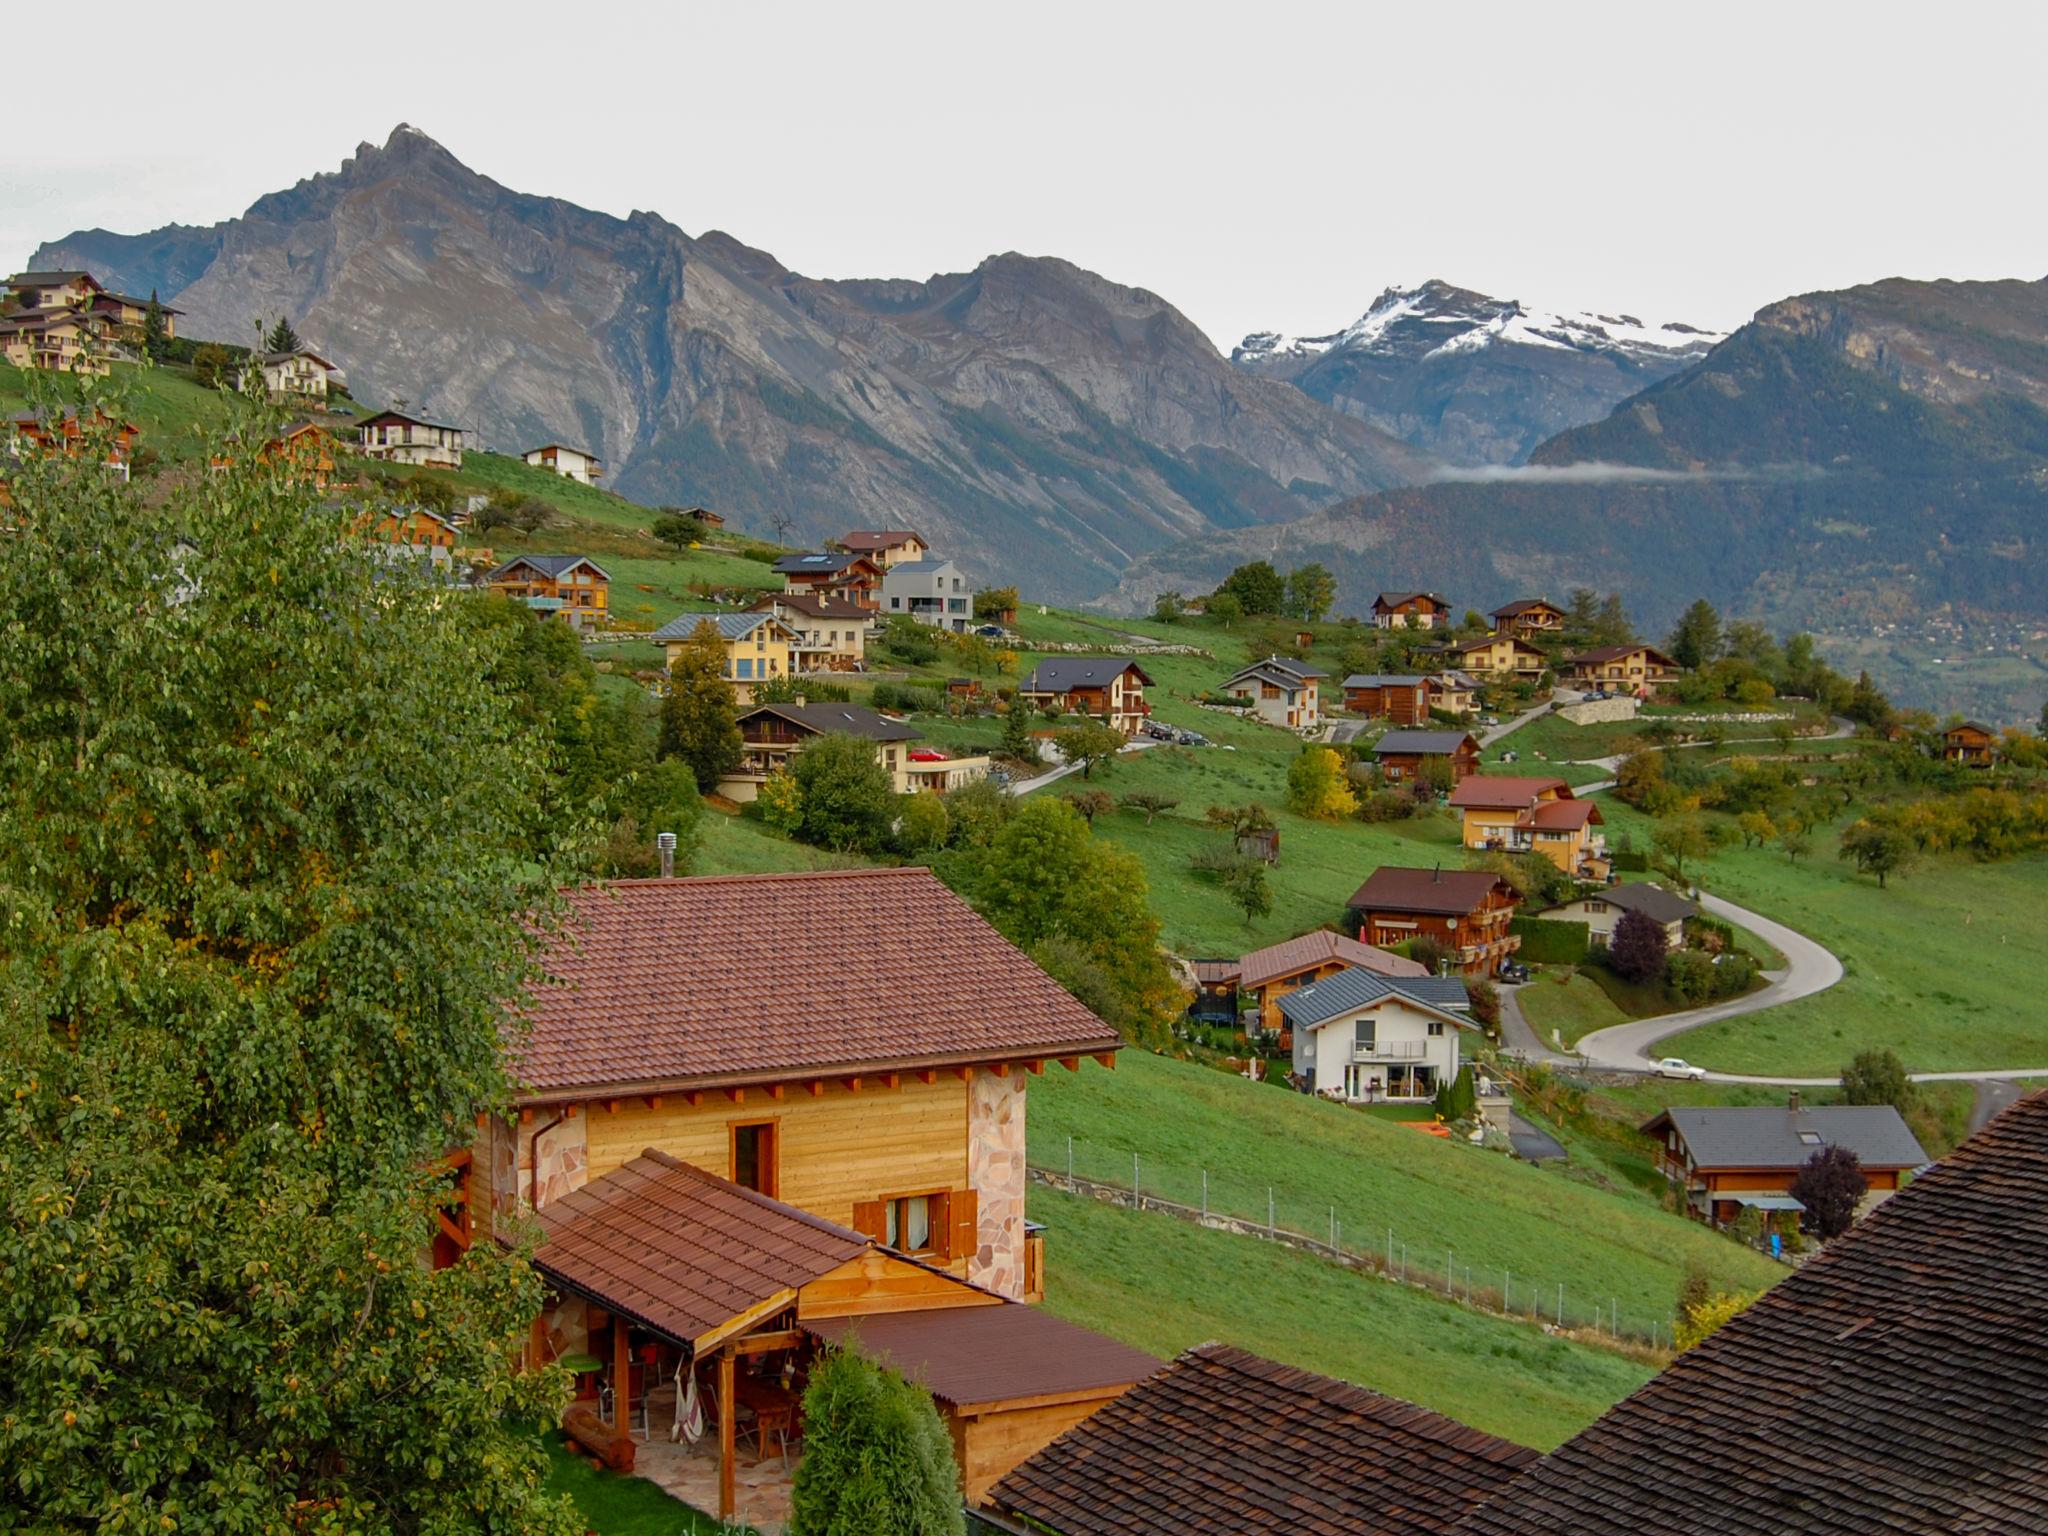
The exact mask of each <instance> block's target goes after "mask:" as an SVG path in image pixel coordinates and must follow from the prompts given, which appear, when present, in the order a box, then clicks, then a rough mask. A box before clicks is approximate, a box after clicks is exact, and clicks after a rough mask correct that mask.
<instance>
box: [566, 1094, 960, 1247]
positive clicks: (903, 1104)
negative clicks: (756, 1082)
mask: <svg viewBox="0 0 2048 1536" xmlns="http://www.w3.org/2000/svg"><path fill="white" fill-rule="evenodd" d="M617 1103H618V1108H617V1109H616V1110H615V1111H614V1110H608V1109H607V1107H606V1101H596V1102H592V1103H590V1104H588V1105H587V1106H586V1117H587V1122H588V1130H587V1136H588V1142H589V1155H590V1177H592V1178H600V1177H602V1176H603V1175H605V1174H607V1173H610V1172H611V1171H612V1170H613V1169H614V1168H617V1167H618V1166H619V1165H620V1164H622V1163H624V1162H626V1161H627V1160H628V1159H630V1158H633V1157H637V1156H639V1154H640V1153H641V1152H642V1151H644V1150H645V1149H646V1148H648V1147H654V1148H656V1149H657V1150H659V1151H662V1152H666V1153H668V1154H669V1155H670V1156H672V1157H679V1158H681V1159H683V1161H685V1162H689V1163H695V1164H696V1165H697V1166H698V1167H700V1168H708V1169H710V1170H711V1171H712V1172H713V1173H717V1174H723V1175H726V1176H727V1177H730V1176H731V1173H732V1167H731V1158H732V1150H731V1146H732V1141H731V1127H732V1126H734V1125H744V1124H751V1123H755V1122H758V1121H762V1120H773V1121H775V1122H776V1136H777V1149H776V1151H777V1162H778V1165H779V1169H780V1183H779V1185H778V1192H779V1198H781V1199H783V1200H786V1201H788V1202H789V1203H790V1204H791V1205H794V1206H797V1207H799V1208H800V1209H802V1210H806V1211H809V1212H811V1213H812V1214H813V1215H816V1216H822V1217H824V1218H825V1219H826V1220H827V1221H836V1222H839V1223H840V1224H841V1225H844V1226H852V1225H853V1224H854V1220H853V1208H854V1205H855V1204H856V1202H860V1201H868V1200H876V1199H881V1198H884V1197H889V1196H896V1195H921V1194H928V1193H936V1192H939V1191H946V1190H955V1189H965V1188H966V1187H967V1084H966V1083H964V1082H963V1081H961V1080H960V1079H959V1078H958V1077H955V1076H953V1075H952V1074H950V1073H940V1074H935V1076H934V1080H933V1081H932V1082H930V1083H923V1082H920V1081H918V1079H917V1078H916V1077H915V1076H912V1075H905V1076H903V1077H902V1078H901V1079H900V1082H899V1086H897V1087H895V1088H890V1087H888V1086H887V1084H886V1080H884V1079H881V1078H869V1079H868V1080H866V1081H865V1082H863V1083H862V1085H861V1091H860V1092H859V1093H855V1092H853V1091H852V1090H851V1089H850V1088H848V1087H847V1086H846V1085H845V1084H844V1083H843V1082H837V1081H834V1082H827V1083H826V1084H825V1085H824V1092H823V1093H822V1094H818V1095H815V1096H814V1095H813V1094H812V1093H811V1092H810V1089H809V1088H808V1087H807V1086H806V1085H805V1084H802V1083H792V1084H790V1085H789V1086H788V1087H787V1088H786V1089H785V1090H784V1092H783V1097H782V1098H781V1099H780V1100H779V1101H778V1100H776V1099H772V1098H770V1097H769V1095H768V1091H767V1090H766V1089H763V1088H749V1089H747V1090H746V1098H745V1099H744V1101H742V1102H740V1103H734V1102H733V1101H732V1100H731V1099H730V1098H729V1097H727V1096H726V1095H725V1094H724V1093H705V1094H704V1095H702V1097H701V1100H700V1102H699V1103H698V1104H696V1105H695V1106H692V1105H691V1104H690V1103H689V1101H688V1099H687V1098H686V1097H679V1096H668V1097H664V1098H663V1099H662V1101H661V1104H660V1106H659V1107H658V1108H655V1107H650V1106H649V1104H648V1102H647V1100H645V1099H621V1100H618V1101H617Z"/></svg>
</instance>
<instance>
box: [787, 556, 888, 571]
mask: <svg viewBox="0 0 2048 1536" xmlns="http://www.w3.org/2000/svg"><path fill="white" fill-rule="evenodd" d="M863 562H865V563H867V564H869V565H872V564H873V563H874V562H873V561H871V560H868V557H867V556H866V555H861V554H808V555H784V556H783V557H782V558H781V559H780V560H778V561H776V562H775V566H774V569H775V570H776V571H777V572H778V573H780V574H782V575H784V576H830V575H834V574H836V573H837V572H840V571H843V570H845V569H846V568H847V567H848V566H850V565H858V564H861V563H863Z"/></svg>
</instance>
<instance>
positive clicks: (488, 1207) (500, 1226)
mask: <svg viewBox="0 0 2048 1536" xmlns="http://www.w3.org/2000/svg"><path fill="white" fill-rule="evenodd" d="M518 1147H519V1123H518V1122H517V1121H516V1120H513V1121H506V1120H502V1119H497V1118H495V1117H486V1118H485V1119H484V1120H482V1121H481V1123H479V1125H478V1126H477V1132H476V1141H475V1143H474V1144H473V1145H472V1146H471V1148H470V1170H469V1200H470V1206H469V1217H470V1221H471V1222H472V1223H473V1224H474V1226H475V1230H476V1235H477V1236H478V1237H483V1236H485V1235H487V1234H488V1235H493V1236H495V1235H497V1234H499V1233H509V1232H510V1230H511V1223H512V1221H513V1220H514V1218H516V1217H517V1216H518V1215H519V1167H518V1160H519V1151H518Z"/></svg>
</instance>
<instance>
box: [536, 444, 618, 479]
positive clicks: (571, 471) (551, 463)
mask: <svg viewBox="0 0 2048 1536" xmlns="http://www.w3.org/2000/svg"><path fill="white" fill-rule="evenodd" d="M520 457H521V458H522V459H524V460H525V461H526V462H527V463H529V464H531V465H533V467H534V468H536V469H545V470H549V471H551V472H553V473H554V474H558V475H560V476H561V477H562V478H563V479H564V480H574V481H575V482H576V483H577V484H579V485H588V484H590V482H591V481H593V480H596V479H599V478H601V477H602V476H603V474H604V466H603V465H602V464H601V463H600V462H599V461H598V457H597V455H596V454H594V453H586V452H585V451H584V450H583V449H581V448H570V447H567V446H565V445H564V444H561V443H543V444H542V445H541V446H540V447H538V448H529V449H527V450H526V452H524V453H523V454H521V455H520Z"/></svg>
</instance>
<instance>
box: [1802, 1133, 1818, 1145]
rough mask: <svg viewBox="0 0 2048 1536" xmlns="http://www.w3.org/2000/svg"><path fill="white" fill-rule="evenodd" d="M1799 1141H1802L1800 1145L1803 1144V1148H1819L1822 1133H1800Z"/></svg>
mask: <svg viewBox="0 0 2048 1536" xmlns="http://www.w3.org/2000/svg"><path fill="white" fill-rule="evenodd" d="M1799 1140H1800V1143H1801V1145H1803V1146H1809V1147H1817V1146H1819V1145H1820V1132H1819V1131H1801V1132H1800V1133H1799Z"/></svg>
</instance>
